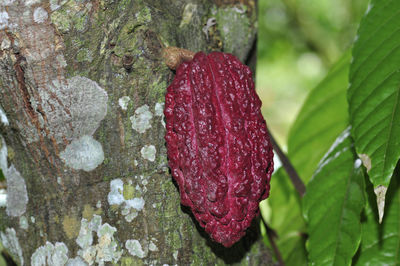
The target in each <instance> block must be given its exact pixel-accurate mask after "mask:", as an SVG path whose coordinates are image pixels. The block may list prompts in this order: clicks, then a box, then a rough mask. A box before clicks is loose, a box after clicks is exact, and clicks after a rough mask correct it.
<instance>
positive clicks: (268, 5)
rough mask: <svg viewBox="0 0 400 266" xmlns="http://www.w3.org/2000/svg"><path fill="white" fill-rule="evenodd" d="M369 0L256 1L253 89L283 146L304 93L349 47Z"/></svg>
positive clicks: (304, 95) (305, 93)
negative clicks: (255, 60) (256, 41)
mask: <svg viewBox="0 0 400 266" xmlns="http://www.w3.org/2000/svg"><path fill="white" fill-rule="evenodd" d="M367 5H368V0H260V1H259V2H258V8H259V19H258V23H259V24H258V43H257V53H258V55H257V56H258V58H257V72H256V87H257V90H258V92H259V95H260V97H261V100H262V102H263V109H262V111H263V114H264V116H265V118H266V120H267V123H268V126H269V128H270V129H271V131H272V133H273V134H274V135H275V137H276V139H277V141H278V142H279V143H280V144H281V145H283V146H286V140H287V134H288V130H289V126H290V125H291V123H292V122H293V120H294V118H295V117H296V115H297V113H298V111H299V108H300V107H301V105H302V103H303V101H304V99H305V97H306V95H307V94H308V92H309V91H310V90H311V89H312V88H314V87H315V85H316V84H317V83H318V82H319V81H320V80H321V79H322V78H323V77H324V76H325V74H326V72H327V70H328V69H329V68H330V67H331V65H332V64H333V63H335V62H336V61H337V60H338V59H339V58H340V56H341V55H342V54H343V52H344V51H346V50H348V49H349V48H350V47H351V45H352V44H353V40H354V38H355V35H356V31H357V27H358V24H359V22H360V20H361V17H362V16H363V14H364V13H365V10H366V8H367Z"/></svg>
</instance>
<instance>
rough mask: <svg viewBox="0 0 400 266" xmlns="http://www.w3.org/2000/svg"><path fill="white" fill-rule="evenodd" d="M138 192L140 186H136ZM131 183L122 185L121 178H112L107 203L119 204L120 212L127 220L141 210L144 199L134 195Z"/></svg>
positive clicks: (134, 191) (130, 219)
mask: <svg viewBox="0 0 400 266" xmlns="http://www.w3.org/2000/svg"><path fill="white" fill-rule="evenodd" d="M136 190H138V192H140V188H139V189H138V188H136ZM136 190H135V188H133V187H132V186H131V185H124V182H123V181H122V180H121V179H119V178H118V179H114V180H112V181H111V182H110V192H109V193H108V197H107V198H108V203H109V204H110V205H121V207H122V211H121V214H122V215H123V216H124V217H125V220H126V221H127V222H131V221H132V220H133V219H134V218H136V217H137V215H138V212H139V211H141V210H143V208H144V204H145V201H144V199H143V197H135V196H136V195H135V193H137V192H136Z"/></svg>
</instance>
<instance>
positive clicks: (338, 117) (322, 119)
mask: <svg viewBox="0 0 400 266" xmlns="http://www.w3.org/2000/svg"><path fill="white" fill-rule="evenodd" d="M349 64H350V52H347V53H346V54H345V55H344V56H343V57H342V58H341V59H340V60H339V61H338V62H337V63H336V64H335V65H334V66H333V67H332V69H331V71H330V72H329V73H328V75H327V76H326V78H325V79H324V80H322V81H321V83H320V84H319V85H318V86H317V87H316V88H314V89H313V90H312V91H311V92H310V94H309V95H308V98H307V99H306V101H305V102H304V104H303V107H302V108H301V110H300V112H299V115H298V116H297V118H296V121H295V122H294V124H293V126H292V128H291V130H290V133H289V139H288V155H289V158H290V159H291V161H292V163H293V164H294V166H295V168H296V170H297V171H298V173H299V175H300V177H301V178H302V180H303V181H304V182H307V181H308V180H310V178H311V176H312V174H313V173H314V170H315V168H316V166H317V164H318V162H319V161H320V160H321V158H322V156H323V155H324V154H325V152H326V151H327V150H328V148H329V147H330V145H331V144H332V143H333V141H334V140H335V138H336V137H337V136H338V135H339V134H340V132H342V131H343V130H344V129H345V128H346V127H347V126H348V123H349V122H348V113H347V100H346V90H347V87H348V73H349Z"/></svg>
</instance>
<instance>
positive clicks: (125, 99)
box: [118, 96, 131, 111]
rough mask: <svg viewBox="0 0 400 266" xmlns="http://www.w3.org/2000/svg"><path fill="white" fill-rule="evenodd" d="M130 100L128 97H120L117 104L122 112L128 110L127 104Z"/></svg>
mask: <svg viewBox="0 0 400 266" xmlns="http://www.w3.org/2000/svg"><path fill="white" fill-rule="evenodd" d="M130 100H131V98H129V96H122V97H121V98H119V99H118V104H119V106H120V107H121V109H122V110H124V111H126V110H128V104H129V101H130Z"/></svg>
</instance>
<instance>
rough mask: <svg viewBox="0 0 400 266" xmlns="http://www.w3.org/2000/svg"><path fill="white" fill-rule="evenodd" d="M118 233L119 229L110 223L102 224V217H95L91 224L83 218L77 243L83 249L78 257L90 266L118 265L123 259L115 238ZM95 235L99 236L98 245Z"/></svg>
mask: <svg viewBox="0 0 400 266" xmlns="http://www.w3.org/2000/svg"><path fill="white" fill-rule="evenodd" d="M116 231H117V229H116V228H115V227H113V226H111V225H109V224H108V223H105V224H102V219H101V216H98V215H94V216H93V218H92V220H91V221H90V222H89V221H88V220H86V219H85V218H83V219H82V221H81V229H80V232H79V236H78V238H77V239H76V243H77V244H78V246H79V247H80V248H81V249H80V250H79V251H78V255H79V256H80V257H82V258H83V259H84V260H85V261H86V262H87V263H88V264H89V265H92V264H93V263H97V264H98V265H104V263H105V262H112V263H117V262H118V261H119V260H120V258H121V255H122V250H119V248H118V243H117V240H116V239H115V238H114V233H115V232H116ZM93 233H96V235H97V243H93V241H94V239H93Z"/></svg>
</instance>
